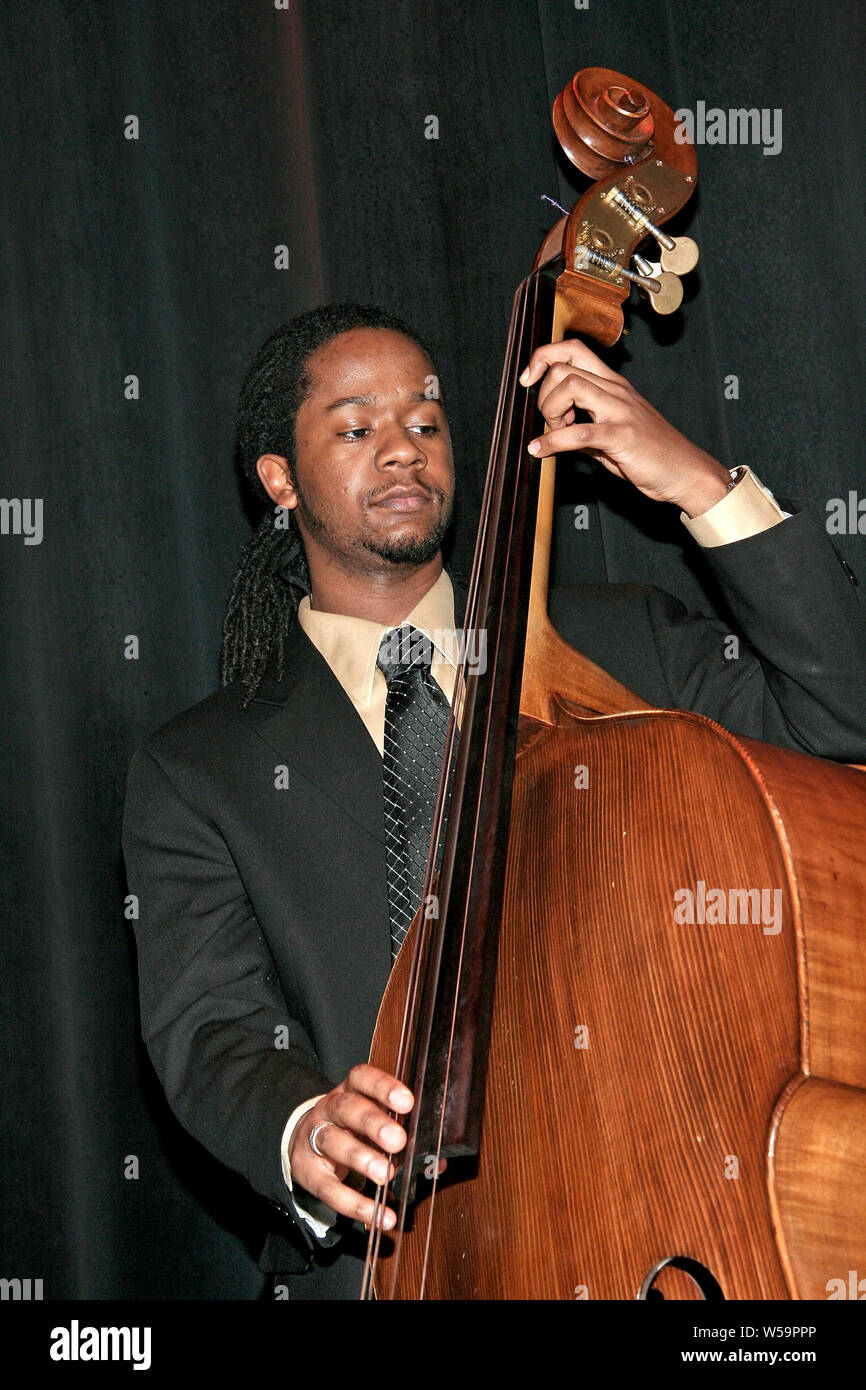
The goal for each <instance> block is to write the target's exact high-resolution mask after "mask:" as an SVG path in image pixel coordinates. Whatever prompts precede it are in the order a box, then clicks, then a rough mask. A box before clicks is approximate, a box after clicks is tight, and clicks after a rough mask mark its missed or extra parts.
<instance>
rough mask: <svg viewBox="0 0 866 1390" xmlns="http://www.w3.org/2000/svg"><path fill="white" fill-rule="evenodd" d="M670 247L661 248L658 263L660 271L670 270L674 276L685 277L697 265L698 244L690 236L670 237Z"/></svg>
mask: <svg viewBox="0 0 866 1390" xmlns="http://www.w3.org/2000/svg"><path fill="white" fill-rule="evenodd" d="M669 240H670V241H671V242H672V243H673V244H672V245H671V246H662V247H661V256H660V263H661V268H662V270H671V271H673V273H674V274H675V275H687V274H688V272H689V271H690V270H694V268H695V266H696V265H697V263H698V257H699V255H700V251H699V250H698V243H697V242H696V241H692V239H691V237H690V236H678V237H670V238H669Z"/></svg>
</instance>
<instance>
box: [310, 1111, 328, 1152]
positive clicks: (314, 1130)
mask: <svg viewBox="0 0 866 1390" xmlns="http://www.w3.org/2000/svg"><path fill="white" fill-rule="evenodd" d="M330 1124H333V1121H332V1120H322V1122H321V1124H318V1125H315V1126H314V1127H313V1128H312V1129H311V1130H310V1148H311V1149H312V1150H313V1153H314V1154H317V1155H318V1157H319V1158H327V1157H328V1155H327V1154H323V1153H322V1150H321V1149H320V1148H319V1146H318V1144H317V1143H316V1136H317V1135H318V1134H321V1132H322V1130H323V1129H327V1128H328V1125H330Z"/></svg>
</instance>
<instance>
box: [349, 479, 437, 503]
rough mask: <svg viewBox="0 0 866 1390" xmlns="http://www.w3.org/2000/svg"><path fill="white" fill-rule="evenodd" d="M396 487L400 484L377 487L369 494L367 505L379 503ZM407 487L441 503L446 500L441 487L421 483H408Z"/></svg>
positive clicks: (385, 484) (386, 484)
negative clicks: (381, 498) (435, 498)
mask: <svg viewBox="0 0 866 1390" xmlns="http://www.w3.org/2000/svg"><path fill="white" fill-rule="evenodd" d="M395 486H399V484H395V483H393V482H391V483H384V484H383V485H382V487H377V488H376V489H375V490H374V491H373V492H368V493H367V496H366V499H365V501H366V503H367V505H368V506H369V505H370V504H372V503H374V502H378V500H379V498H380V497H384V496H385V495H386V493H389V492H393V491H394V488H395ZM407 486H408V487H410V488H417V489H418V491H419V492H426V493H428V494H429V495H430V496H431V497H438V499H439V501H440V502H444V501H445V500H446V494H445V493H444V492H443V491H442V488H441V487H430V486H429V485H428V484H427V483H419V482H417V481H416V482H414V483H408V484H407Z"/></svg>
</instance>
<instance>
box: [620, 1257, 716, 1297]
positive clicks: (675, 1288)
mask: <svg viewBox="0 0 866 1390" xmlns="http://www.w3.org/2000/svg"><path fill="white" fill-rule="evenodd" d="M675 1271H676V1272H675ZM637 1296H638V1299H642V1300H646V1301H647V1302H650V1301H652V1302H655V1301H656V1300H657V1299H667V1300H669V1301H670V1300H673V1299H676V1300H680V1299H686V1300H696V1299H702V1300H704V1301H705V1302H707V1303H724V1301H725V1295H724V1294H723V1293H722V1290H721V1287H720V1285H719V1284H718V1283H717V1282H716V1280H715V1279H714V1278H713V1276H712V1274H711V1273H710V1271H709V1270H708V1269H707V1267H706V1265H702V1264H701V1263H700V1262H699V1261H698V1260H690V1259H689V1257H688V1255H668V1257H667V1259H665V1260H659V1261H658V1263H657V1264H654V1265H653V1267H652V1269H651V1270H650V1272H649V1274H648V1275H647V1276H646V1278H645V1279H644V1281H643V1283H642V1284H641V1286H640V1288H639V1290H638V1295H637Z"/></svg>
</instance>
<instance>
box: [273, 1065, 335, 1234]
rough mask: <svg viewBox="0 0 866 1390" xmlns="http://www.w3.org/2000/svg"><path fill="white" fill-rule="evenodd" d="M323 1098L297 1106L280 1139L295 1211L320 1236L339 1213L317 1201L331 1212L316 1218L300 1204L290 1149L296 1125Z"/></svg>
mask: <svg viewBox="0 0 866 1390" xmlns="http://www.w3.org/2000/svg"><path fill="white" fill-rule="evenodd" d="M324 1094H325V1093H324V1091H323V1092H322V1095H324ZM321 1099H322V1096H313V1098H312V1100H305V1101H303V1102H302V1103H301V1104H300V1105H297V1106H295V1109H294V1110H293V1111H292V1113H291V1115H290V1116H289V1118H288V1120H287V1121H286V1127H285V1129H284V1130H283V1136H282V1139H281V1140H280V1162H281V1163H282V1167H283V1177H284V1178H285V1181H286V1186H287V1187H288V1189H289V1191H290V1192H291V1193H292V1206H293V1207H294V1208H295V1211H296V1212H297V1213H298V1216H300V1217H302V1218H303V1220H304V1221H306V1223H307V1225H308V1226H309V1227H310V1230H311V1231H312V1232H313V1235H315V1236H319V1237H320V1238H321V1237H322V1236H326V1235H327V1234H328V1231H329V1230H330V1229H331V1227H332V1226H333V1224H334V1222H335V1221H336V1219H337V1213H336V1212H335V1211H334V1210H333V1208H332V1207H329V1206H328V1205H327V1204H326V1203H325V1202H317V1205H318V1206H319V1207H320V1208H321V1210H322V1212H323V1213H328V1212H330V1218H327V1217H326V1219H325V1220H322V1221H319V1220H317V1219H316V1217H315V1216H311V1215H310V1213H309V1212H308V1211H305V1210H304V1208H303V1207H302V1206H300V1205H299V1203H298V1202H297V1201H296V1200H295V1197H294V1189H293V1187H292V1165H291V1163H290V1162H289V1150H290V1148H291V1144H292V1135H293V1134H294V1132H295V1125H296V1124H297V1123H298V1121H299V1120H300V1119H301V1118H302V1116H304V1115H306V1113H307V1111H308V1110H312V1108H313V1106H314V1105H317V1104H318V1102H319V1101H320V1100H321Z"/></svg>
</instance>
